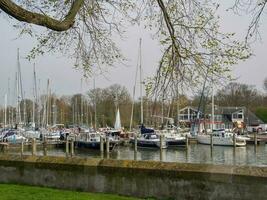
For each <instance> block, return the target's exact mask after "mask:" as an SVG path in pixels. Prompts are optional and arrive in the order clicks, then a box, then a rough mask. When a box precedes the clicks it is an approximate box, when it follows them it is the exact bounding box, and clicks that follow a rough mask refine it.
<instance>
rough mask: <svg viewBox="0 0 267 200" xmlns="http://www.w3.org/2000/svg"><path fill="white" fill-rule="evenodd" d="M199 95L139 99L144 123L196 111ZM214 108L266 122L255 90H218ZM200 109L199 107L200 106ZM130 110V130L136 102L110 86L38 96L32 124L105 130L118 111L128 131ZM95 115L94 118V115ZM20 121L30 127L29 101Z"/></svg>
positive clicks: (264, 105) (11, 116)
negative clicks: (246, 112) (242, 110)
mask: <svg viewBox="0 0 267 200" xmlns="http://www.w3.org/2000/svg"><path fill="white" fill-rule="evenodd" d="M200 99H201V93H200V92H199V93H198V94H196V95H194V96H193V97H191V98H189V97H188V96H186V95H185V94H180V95H179V98H177V97H172V96H170V97H165V98H164V100H163V101H162V98H158V99H156V100H155V99H151V98H147V97H143V107H144V112H143V113H144V123H145V124H148V125H150V126H160V125H161V124H162V118H161V117H162V115H163V116H164V120H163V123H167V119H168V118H173V119H174V122H176V119H177V111H178V109H179V108H180V109H181V108H183V107H185V106H187V105H191V106H195V107H200V109H203V106H205V105H208V104H210V102H211V100H210V94H209V93H208V92H207V93H205V95H203V96H202V103H201V104H200V103H199V102H200ZM215 104H216V105H219V106H245V107H247V108H248V109H250V110H251V111H252V112H254V113H255V114H256V115H257V116H258V117H259V118H260V119H262V120H263V121H265V122H267V96H266V94H263V93H261V92H259V91H258V90H257V89H255V87H253V86H250V85H246V84H241V83H236V82H233V83H230V84H228V85H227V86H225V87H223V88H222V89H221V90H218V91H217V93H216V95H215ZM200 105H201V106H200ZM132 106H134V112H133V127H137V126H138V125H139V124H140V98H136V100H135V101H134V104H133V100H132V97H131V95H130V93H129V91H127V89H126V88H125V87H123V86H121V85H117V84H115V85H111V86H110V87H107V88H104V89H102V88H96V89H92V90H89V91H88V92H86V93H85V94H75V95H72V96H61V97H58V96H57V95H56V94H51V95H49V96H48V97H47V95H42V96H40V98H38V100H37V101H36V102H35V113H34V118H35V122H36V123H37V124H38V125H46V124H49V125H52V124H54V123H63V124H65V125H80V126H81V125H87V126H95V124H96V126H97V127H105V126H110V127H113V126H114V122H115V115H116V108H117V107H119V109H120V114H121V123H122V126H123V127H125V128H127V129H128V128H129V126H130V119H131V112H132ZM95 111H96V114H95ZM20 112H21V114H20V116H21V121H22V122H26V123H27V124H30V123H31V122H32V121H33V100H30V99H25V100H22V101H21V102H20ZM4 113H5V112H4V109H3V107H2V108H1V115H0V121H1V122H4ZM16 116H17V114H16V108H15V106H13V107H11V106H8V108H7V112H6V120H7V124H9V123H11V122H15V121H18V117H16Z"/></svg>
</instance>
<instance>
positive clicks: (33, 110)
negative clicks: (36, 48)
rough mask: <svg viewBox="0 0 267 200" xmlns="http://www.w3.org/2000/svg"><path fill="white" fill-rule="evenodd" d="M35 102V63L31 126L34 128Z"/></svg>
mask: <svg viewBox="0 0 267 200" xmlns="http://www.w3.org/2000/svg"><path fill="white" fill-rule="evenodd" d="M36 102H37V82H36V72H35V64H34V65H33V101H32V127H33V128H35V110H36V109H35V104H36Z"/></svg>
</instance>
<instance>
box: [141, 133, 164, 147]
mask: <svg viewBox="0 0 267 200" xmlns="http://www.w3.org/2000/svg"><path fill="white" fill-rule="evenodd" d="M162 142H163V143H162V148H163V149H165V148H167V143H166V141H165V140H164V141H162ZM137 146H138V147H143V148H160V136H159V135H157V134H155V133H148V134H142V135H141V137H139V138H137Z"/></svg>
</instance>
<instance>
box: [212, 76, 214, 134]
mask: <svg viewBox="0 0 267 200" xmlns="http://www.w3.org/2000/svg"><path fill="white" fill-rule="evenodd" d="M211 84H212V87H211V93H212V94H211V95H212V96H211V106H212V107H211V132H213V129H214V82H213V75H212V81H211Z"/></svg>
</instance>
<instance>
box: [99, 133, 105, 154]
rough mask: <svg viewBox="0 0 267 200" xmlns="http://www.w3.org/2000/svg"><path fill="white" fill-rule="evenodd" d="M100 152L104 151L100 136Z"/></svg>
mask: <svg viewBox="0 0 267 200" xmlns="http://www.w3.org/2000/svg"><path fill="white" fill-rule="evenodd" d="M100 152H104V138H103V136H102V135H101V136H100Z"/></svg>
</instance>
